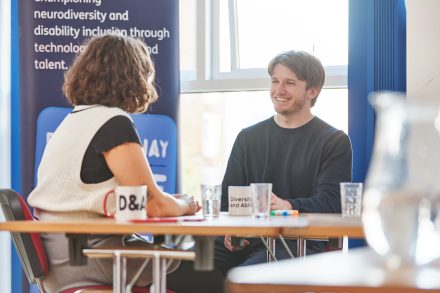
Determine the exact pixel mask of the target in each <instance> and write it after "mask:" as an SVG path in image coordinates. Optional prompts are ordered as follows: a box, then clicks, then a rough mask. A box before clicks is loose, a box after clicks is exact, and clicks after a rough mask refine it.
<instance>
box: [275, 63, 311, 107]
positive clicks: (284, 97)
mask: <svg viewBox="0 0 440 293" xmlns="http://www.w3.org/2000/svg"><path fill="white" fill-rule="evenodd" d="M306 86H307V83H306V82H305V81H302V80H299V79H298V77H297V76H296V74H295V73H294V72H293V71H291V70H290V69H289V68H288V67H286V66H284V65H282V64H277V65H276V66H275V68H274V69H273V72H272V76H271V86H270V97H271V99H272V103H273V105H274V109H275V111H276V112H277V113H278V114H281V115H284V116H290V115H292V114H296V113H299V112H301V111H310V108H311V100H312V99H313V97H314V93H315V91H316V90H315V89H308V90H306Z"/></svg>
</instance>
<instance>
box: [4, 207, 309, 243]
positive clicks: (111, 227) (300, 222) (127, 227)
mask: <svg viewBox="0 0 440 293" xmlns="http://www.w3.org/2000/svg"><path fill="white" fill-rule="evenodd" d="M173 219H178V221H176V222H162V223H151V222H148V223H146V222H137V223H132V222H118V221H115V220H114V219H105V218H99V219H93V220H88V221H76V220H66V221H61V220H57V221H48V220H44V221H9V222H2V223H0V230H6V231H11V232H45V233H61V232H64V233H71V234H128V233H152V234H156V235H161V234H176V235H178V234H180V235H198V236H220V235H225V234H231V235H237V236H253V235H264V236H273V237H275V236H278V235H279V234H280V233H281V232H282V228H283V227H296V228H302V227H306V226H307V225H308V220H307V219H306V218H305V217H271V218H268V219H254V218H252V217H251V216H229V215H228V214H227V213H222V214H221V216H220V217H219V218H213V219H205V220H201V221H199V220H197V219H200V216H189V217H178V218H173Z"/></svg>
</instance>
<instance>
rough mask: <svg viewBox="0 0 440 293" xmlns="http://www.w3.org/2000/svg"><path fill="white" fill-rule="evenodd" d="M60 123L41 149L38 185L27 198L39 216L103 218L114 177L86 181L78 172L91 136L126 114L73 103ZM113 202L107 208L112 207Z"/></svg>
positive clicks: (100, 107)
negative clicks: (114, 118)
mask: <svg viewBox="0 0 440 293" xmlns="http://www.w3.org/2000/svg"><path fill="white" fill-rule="evenodd" d="M74 111H79V112H77V113H73V114H72V113H71V114H69V115H67V116H66V118H65V119H64V120H63V122H61V124H60V125H59V126H58V128H57V129H56V131H55V132H54V133H53V135H52V137H51V138H50V140H49V142H48V143H47V145H46V148H45V150H44V154H43V157H42V159H41V163H40V165H39V167H38V177H37V186H36V188H35V189H34V190H33V191H32V192H31V194H30V195H29V197H28V202H29V204H30V205H31V206H32V207H34V208H37V209H36V216H37V217H39V218H40V219H89V218H97V217H102V215H103V214H104V209H103V204H104V203H103V200H104V196H105V194H106V193H107V192H108V191H110V190H112V189H113V188H114V187H116V185H117V182H116V180H115V178H114V177H112V178H111V179H109V180H107V181H105V182H101V183H96V184H85V183H83V182H82V181H81V177H80V172H81V164H82V160H83V158H84V154H85V152H86V150H87V147H88V146H89V144H90V142H91V141H92V139H93V136H94V135H95V134H96V132H97V131H98V130H99V128H101V126H102V125H104V123H106V122H107V121H108V120H109V119H111V118H112V117H115V116H118V115H124V116H127V117H129V116H128V115H127V113H125V112H124V111H123V110H121V109H119V108H110V107H105V106H99V105H94V106H76V107H75V109H74ZM114 206H115V204H114V202H113V201H112V200H108V207H109V209H110V210H114Z"/></svg>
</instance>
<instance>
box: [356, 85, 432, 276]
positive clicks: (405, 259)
mask: <svg viewBox="0 0 440 293" xmlns="http://www.w3.org/2000/svg"><path fill="white" fill-rule="evenodd" d="M371 102H372V104H373V105H374V107H375V109H376V112H377V120H376V134H375V142H374V152H373V156H372V160H371V163H370V167H369V170H368V175H367V179H366V188H365V194H364V202H363V211H362V222H363V225H364V230H365V235H366V238H367V241H368V244H369V245H370V246H371V247H372V248H373V249H374V250H375V251H376V252H377V253H378V254H380V255H382V256H383V257H384V259H385V261H386V264H387V265H388V266H389V267H390V268H398V267H402V266H416V265H423V264H428V263H431V262H433V261H435V260H437V259H438V258H439V257H440V233H439V231H440V217H439V207H440V112H439V110H440V101H437V102H432V101H431V102H428V101H426V100H423V101H420V102H412V101H407V100H406V97H405V96H404V95H401V94H397V93H391V92H389V93H387V92H384V93H378V94H375V95H373V96H372V99H371Z"/></svg>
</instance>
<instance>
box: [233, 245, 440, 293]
mask: <svg viewBox="0 0 440 293" xmlns="http://www.w3.org/2000/svg"><path fill="white" fill-rule="evenodd" d="M227 288H228V292H229V293H251V292H252V293H260V292H277V293H283V292H350V293H359V292H362V293H363V292H393V293H394V292H396V293H397V292H399V293H400V292H419V291H421V292H424V291H433V292H440V267H439V266H437V267H423V268H402V269H398V270H389V269H387V268H386V266H385V265H384V263H383V261H382V259H381V258H379V257H378V256H377V255H376V254H375V253H374V252H373V251H372V250H371V249H370V248H358V249H352V250H350V251H349V253H348V254H342V253H340V252H329V253H323V254H317V255H312V256H308V257H307V258H303V259H294V260H283V261H279V262H277V263H267V264H260V265H252V266H245V267H237V268H234V269H232V270H231V271H230V273H229V274H228V281H227Z"/></svg>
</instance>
